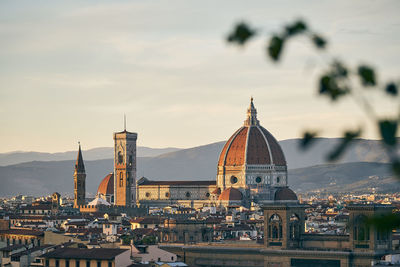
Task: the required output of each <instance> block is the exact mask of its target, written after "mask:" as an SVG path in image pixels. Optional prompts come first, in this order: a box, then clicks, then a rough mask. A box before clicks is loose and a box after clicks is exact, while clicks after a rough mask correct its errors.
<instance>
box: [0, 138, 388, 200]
mask: <svg viewBox="0 0 400 267" xmlns="http://www.w3.org/2000/svg"><path fill="white" fill-rule="evenodd" d="M338 141H339V139H331V138H320V139H318V140H316V143H315V145H314V146H313V147H312V149H310V150H309V151H307V152H303V151H301V150H300V149H299V147H298V139H290V140H284V141H281V142H280V144H281V146H282V149H283V150H284V153H285V155H286V159H287V161H288V166H289V170H290V171H289V175H290V176H289V182H290V184H292V185H293V188H294V189H297V190H308V189H311V188H312V189H318V188H323V187H327V188H328V186H329V188H331V189H332V190H340V189H342V188H341V185H342V186H343V185H344V184H342V183H347V182H346V181H345V180H346V179H348V180H349V181H356V182H355V183H356V184H354V185H352V188H367V187H368V186H369V185H370V184H363V183H362V181H363V180H365V179H367V178H368V177H369V176H373V175H377V176H379V177H387V176H388V171H387V164H384V163H385V162H387V158H386V156H385V153H384V150H383V149H382V147H381V146H380V144H379V141H373V140H362V139H360V140H357V141H356V142H355V143H354V144H353V145H352V146H351V147H349V149H348V151H347V153H346V154H345V155H344V157H343V158H341V159H340V161H338V162H337V163H336V164H333V165H321V164H325V161H324V157H325V154H326V153H327V151H329V150H330V149H331V148H332V147H333V146H334V145H335V143H336V142H338ZM224 143H225V142H217V143H213V144H208V145H204V146H199V147H194V148H190V149H182V150H177V151H174V152H169V153H164V154H159V155H157V156H153V157H138V159H137V161H138V162H137V168H138V173H137V177H138V178H140V177H142V176H145V177H148V178H150V179H155V180H162V179H165V180H194V179H199V180H214V179H215V176H216V170H217V160H218V157H219V153H220V151H221V149H222V147H223V145H224ZM101 149H103V152H104V151H109V149H110V148H100V151H101ZM171 149H175V148H171ZM138 150H139V149H138ZM92 152H93V154H90V153H91V152H90V153H89V152H87V151H84V153H83V157H84V159H85V165H86V172H87V183H86V184H87V191H88V192H92V193H95V192H96V190H97V186H98V185H99V183H100V181H101V179H102V178H103V177H104V176H106V175H107V174H108V173H109V172H111V171H112V170H113V161H112V159H110V158H109V159H98V160H89V159H90V158H93V157H96V156H100V155H104V154H101V153H100V152H99V153H98V154H96V153H95V152H96V150H94V151H92ZM159 152H160V151H159ZM66 153H73V155H72V156H73V157H72V158H75V156H76V151H75V152H66ZM104 153H110V152H104ZM151 153H156V152H154V151H152V152H151ZM138 154H139V153H138ZM143 154H144V153H142V155H143ZM52 155H54V154H52ZM111 155H112V151H111ZM64 156H65V155H64ZM352 162H366V163H368V162H371V164H366V165H359V164H361V163H357V164H355V165H352V164H350V165H346V164H340V163H352ZM376 164H377V165H376ZM316 165H317V166H316ZM73 166H74V160H58V161H31V162H24V163H19V164H14V165H9V166H3V167H0V181H1V184H2V186H1V187H0V195H14V194H16V193H23V194H34V195H37V194H47V193H52V192H54V191H59V192H60V193H67V192H69V193H71V192H72V187H73V178H72V174H73ZM311 166H313V167H311ZM308 167H311V168H308ZM299 168H300V169H299ZM326 177H327V178H326ZM320 178H321V179H322V178H324V179H331V178H332V179H331V180H335V179H336V180H337V181H336V185H335V184H333V183H332V184H330V183H331V182H329V183H328V184H327V183H324V182H322V181H320V180H319V179H320ZM357 179H359V180H357ZM385 179H386V178H385ZM342 180H343V181H342ZM388 181H389V180H388ZM357 183H358V184H357ZM347 184H349V185H350V182H349V183H347ZM347 184H346V185H347ZM389 185H390V183H389ZM335 186H336V187H335Z"/></svg>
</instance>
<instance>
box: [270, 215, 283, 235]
mask: <svg viewBox="0 0 400 267" xmlns="http://www.w3.org/2000/svg"><path fill="white" fill-rule="evenodd" d="M268 238H271V239H281V238H282V220H281V218H280V217H279V215H277V214H273V215H272V216H271V217H270V218H269V221H268Z"/></svg>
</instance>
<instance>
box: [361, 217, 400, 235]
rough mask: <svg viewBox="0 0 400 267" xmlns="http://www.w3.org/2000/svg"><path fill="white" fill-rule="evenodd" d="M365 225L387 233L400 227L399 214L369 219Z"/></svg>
mask: <svg viewBox="0 0 400 267" xmlns="http://www.w3.org/2000/svg"><path fill="white" fill-rule="evenodd" d="M366 224H367V225H372V226H374V227H375V228H376V229H377V230H378V231H389V232H391V231H392V230H393V229H396V228H399V227H400V214H398V213H386V214H381V215H375V216H373V217H369V218H368V219H367V221H366Z"/></svg>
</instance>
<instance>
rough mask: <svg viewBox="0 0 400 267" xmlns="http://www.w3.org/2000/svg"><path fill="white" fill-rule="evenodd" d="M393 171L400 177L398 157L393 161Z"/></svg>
mask: <svg viewBox="0 0 400 267" xmlns="http://www.w3.org/2000/svg"><path fill="white" fill-rule="evenodd" d="M392 171H393V173H394V175H396V176H397V178H400V161H399V160H398V159H395V160H393V161H392Z"/></svg>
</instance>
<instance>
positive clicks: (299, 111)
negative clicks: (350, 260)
mask: <svg viewBox="0 0 400 267" xmlns="http://www.w3.org/2000/svg"><path fill="white" fill-rule="evenodd" d="M399 11H400V1H396V0H395V1H385V0H382V1H378V0H377V1H370V0H363V1H324V0H316V1H300V0H299V1H282V0H279V1H265V0H263V1H232V0H227V1H215V0H211V1H208V0H202V1H187V0H182V1H175V0H165V1H153V0H148V1H117V0H114V1H83V0H80V1H71V0H69V1H53V0H51V1H41V0H37V1H14V0H3V1H1V2H0V47H1V49H0V125H1V127H0V153H4V152H10V151H42V152H61V151H67V150H74V149H76V148H77V142H78V141H80V142H81V144H82V147H83V149H90V148H95V147H106V146H112V145H113V139H112V134H113V132H116V131H120V130H123V117H124V114H126V117H127V130H128V131H131V132H137V133H138V145H140V146H148V147H154V148H156V147H158V148H160V147H179V148H188V147H193V146H199V145H204V144H208V143H213V142H218V141H222V140H226V139H228V138H229V137H230V136H231V135H232V134H233V132H234V131H235V130H236V129H238V128H239V127H241V125H242V124H243V121H244V120H245V114H246V109H247V107H248V105H249V102H250V97H251V96H253V97H254V104H255V106H256V108H257V111H258V119H259V120H260V123H261V125H263V126H264V127H265V128H267V129H268V130H269V131H270V132H271V133H272V134H273V135H274V136H275V137H276V138H277V139H278V140H283V139H289V138H297V137H300V136H301V134H302V133H303V132H304V130H306V129H315V130H319V133H320V135H321V136H325V137H338V136H341V135H342V132H343V130H344V129H348V128H349V129H356V128H358V127H362V128H363V129H364V137H365V138H370V139H375V138H377V132H376V129H375V128H374V127H373V124H372V123H370V122H368V118H367V117H366V116H365V113H364V112H363V111H362V110H361V109H360V107H359V106H358V105H357V103H355V102H354V101H353V100H352V99H350V98H349V99H346V100H345V101H341V102H340V103H331V102H330V101H329V100H328V99H326V98H325V97H321V96H319V95H318V94H317V86H316V81H317V78H318V75H320V74H321V73H322V72H323V70H324V69H326V67H327V62H329V60H330V59H332V58H338V59H341V60H344V61H345V62H346V63H347V64H348V66H350V67H355V66H357V65H358V64H362V63H366V64H370V65H372V66H373V67H375V68H376V69H377V70H378V73H379V75H378V79H379V81H381V82H384V81H388V80H397V81H398V80H399V77H400V75H399V62H400V16H399V15H398V14H399ZM298 18H302V19H304V20H305V21H306V22H307V23H308V25H309V26H310V27H311V28H312V29H313V30H314V31H316V32H318V33H320V34H322V35H323V36H324V37H326V39H327V40H328V42H329V44H328V49H327V50H326V51H325V52H318V51H316V50H315V49H314V48H313V47H312V46H311V45H310V43H309V42H308V41H307V40H306V39H305V38H296V39H295V40H293V42H291V43H290V44H289V45H288V46H287V47H286V48H285V49H286V50H285V51H284V54H283V58H282V60H281V62H279V63H278V64H275V63H273V62H271V61H270V60H269V59H268V58H267V57H266V56H265V47H266V43H267V40H268V38H269V37H270V36H271V35H272V34H273V33H277V32H279V31H280V30H281V29H282V27H283V26H284V25H285V24H287V23H289V22H292V21H294V20H295V19H298ZM239 21H246V22H248V23H250V24H251V25H253V26H254V27H256V28H257V30H258V32H259V37H258V38H257V39H255V40H254V41H252V42H250V43H249V44H247V45H246V46H245V47H243V48H239V47H236V46H233V45H230V44H227V43H226V41H225V39H226V36H227V34H228V33H229V32H230V30H231V29H232V28H233V26H234V25H235V24H236V23H237V22H239ZM362 93H364V92H362ZM366 97H367V99H368V100H369V101H370V102H371V103H372V106H373V107H374V108H375V109H376V111H377V113H378V116H380V117H387V116H392V115H393V114H395V113H394V111H396V110H397V109H396V105H397V104H398V103H396V102H394V100H391V99H388V98H387V97H385V95H384V94H383V93H382V92H376V91H374V90H371V91H369V92H367V93H366Z"/></svg>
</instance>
